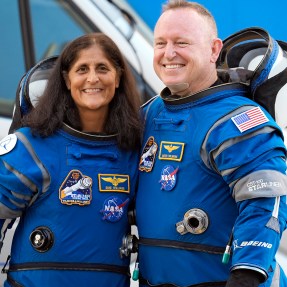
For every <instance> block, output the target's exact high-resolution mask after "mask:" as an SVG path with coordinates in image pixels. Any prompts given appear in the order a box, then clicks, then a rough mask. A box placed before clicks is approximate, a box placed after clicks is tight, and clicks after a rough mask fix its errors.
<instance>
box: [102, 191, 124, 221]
mask: <svg viewBox="0 0 287 287" xmlns="http://www.w3.org/2000/svg"><path fill="white" fill-rule="evenodd" d="M128 202H129V198H127V199H126V200H125V201H122V200H121V199H120V198H118V197H115V196H111V197H109V198H107V199H106V200H105V202H104V204H103V209H102V210H101V213H102V214H103V218H102V219H103V220H107V221H110V222H116V221H119V220H120V219H121V218H122V216H123V214H124V208H125V206H126V204H127V203H128Z"/></svg>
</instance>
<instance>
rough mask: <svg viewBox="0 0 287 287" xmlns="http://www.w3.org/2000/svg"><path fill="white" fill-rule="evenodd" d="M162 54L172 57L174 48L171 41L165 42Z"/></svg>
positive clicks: (174, 53) (174, 51)
mask: <svg viewBox="0 0 287 287" xmlns="http://www.w3.org/2000/svg"><path fill="white" fill-rule="evenodd" d="M164 55H165V57H166V58H167V59H172V58H174V57H175V55H176V50H175V47H174V45H173V44H172V43H167V45H166V46H165V51H164Z"/></svg>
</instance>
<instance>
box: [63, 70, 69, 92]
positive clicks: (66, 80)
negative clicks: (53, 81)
mask: <svg viewBox="0 0 287 287" xmlns="http://www.w3.org/2000/svg"><path fill="white" fill-rule="evenodd" d="M63 78H64V80H65V83H66V86H67V89H68V90H70V89H71V82H70V80H69V76H68V73H67V72H63Z"/></svg>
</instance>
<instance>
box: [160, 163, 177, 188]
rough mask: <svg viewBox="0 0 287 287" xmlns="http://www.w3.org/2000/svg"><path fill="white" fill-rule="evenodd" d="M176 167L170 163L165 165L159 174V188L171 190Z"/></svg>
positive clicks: (175, 175) (173, 184) (174, 179)
mask: <svg viewBox="0 0 287 287" xmlns="http://www.w3.org/2000/svg"><path fill="white" fill-rule="evenodd" d="M177 172H178V167H177V168H176V169H174V167H173V166H172V165H166V166H165V167H164V168H163V169H162V171H161V175H160V181H159V183H160V184H161V189H163V190H168V191H169V190H172V189H173V188H174V187H175V184H176V177H177Z"/></svg>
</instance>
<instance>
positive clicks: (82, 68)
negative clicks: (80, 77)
mask: <svg viewBox="0 0 287 287" xmlns="http://www.w3.org/2000/svg"><path fill="white" fill-rule="evenodd" d="M77 71H78V72H79V73H85V72H86V71H87V67H80V68H79V69H78V70H77Z"/></svg>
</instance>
